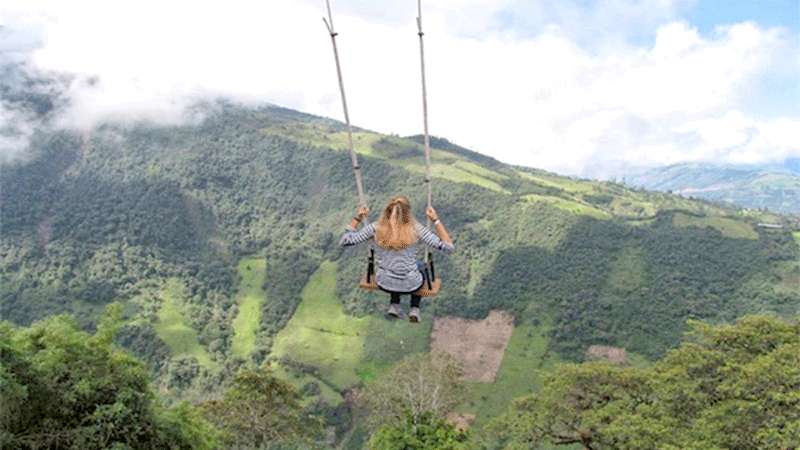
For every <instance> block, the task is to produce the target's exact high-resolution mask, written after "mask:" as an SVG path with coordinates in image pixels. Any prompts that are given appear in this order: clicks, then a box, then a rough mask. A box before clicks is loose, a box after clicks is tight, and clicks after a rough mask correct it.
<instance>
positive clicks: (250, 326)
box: [231, 258, 267, 358]
mask: <svg viewBox="0 0 800 450" xmlns="http://www.w3.org/2000/svg"><path fill="white" fill-rule="evenodd" d="M238 272H239V277H240V282H239V289H238V292H237V294H236V303H237V304H238V305H239V312H238V313H237V315H236V318H235V319H234V320H233V340H232V342H231V352H232V353H233V354H234V355H235V356H239V357H242V358H246V357H248V356H249V355H250V353H252V352H253V349H254V348H255V346H256V333H257V332H258V327H259V325H260V324H261V305H262V303H263V302H264V300H265V298H264V289H263V288H262V286H263V285H264V281H265V279H266V276H267V262H266V260H264V258H243V259H242V260H241V261H239V266H238Z"/></svg>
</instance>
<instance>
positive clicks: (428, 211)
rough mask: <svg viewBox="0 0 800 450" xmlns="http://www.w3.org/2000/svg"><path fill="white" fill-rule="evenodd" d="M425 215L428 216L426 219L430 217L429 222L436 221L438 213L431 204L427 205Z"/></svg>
mask: <svg viewBox="0 0 800 450" xmlns="http://www.w3.org/2000/svg"><path fill="white" fill-rule="evenodd" d="M425 215H427V216H428V219H431V222H436V221H437V220H439V214H437V213H436V210H435V209H433V206H428V209H426V210H425Z"/></svg>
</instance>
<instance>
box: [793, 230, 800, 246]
mask: <svg viewBox="0 0 800 450" xmlns="http://www.w3.org/2000/svg"><path fill="white" fill-rule="evenodd" d="M792 236H794V240H795V241H796V242H797V245H798V246H800V231H795V232H794V233H792Z"/></svg>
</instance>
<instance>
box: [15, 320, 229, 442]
mask: <svg viewBox="0 0 800 450" xmlns="http://www.w3.org/2000/svg"><path fill="white" fill-rule="evenodd" d="M119 315H120V309H119V307H118V306H112V307H111V308H110V309H109V312H108V314H107V315H106V317H105V319H104V320H102V321H101V324H100V326H99V327H98V331H97V333H96V334H94V335H90V334H88V333H86V332H84V331H81V330H80V329H79V328H78V326H77V324H76V323H75V321H74V320H73V319H71V318H69V317H67V316H55V317H52V318H50V319H47V320H45V321H41V322H37V323H35V324H33V325H32V326H31V327H30V328H17V327H14V326H12V325H10V324H8V323H0V405H2V407H0V448H16V449H34V448H65V449H101V448H111V447H115V446H117V447H118V446H122V447H125V448H132V449H139V448H141V449H150V448H174V449H190V448H192V449H195V448H198V449H204V448H215V447H216V446H217V433H216V430H215V429H214V428H213V427H212V426H211V425H210V424H209V423H208V422H206V421H205V420H204V419H202V418H201V417H200V416H199V415H198V414H197V413H196V411H194V409H193V408H191V407H190V406H188V405H185V404H184V405H180V406H178V407H176V408H173V409H166V408H164V407H163V406H161V405H160V404H158V402H157V401H156V400H155V397H154V395H153V393H152V391H151V389H150V385H149V376H148V372H147V368H146V367H145V366H144V364H142V363H141V362H140V361H138V360H136V359H135V358H134V357H132V356H130V355H129V354H128V353H126V352H124V351H122V350H120V349H118V348H117V347H115V346H114V345H113V343H112V341H113V337H114V333H115V331H116V329H117V328H118V327H119Z"/></svg>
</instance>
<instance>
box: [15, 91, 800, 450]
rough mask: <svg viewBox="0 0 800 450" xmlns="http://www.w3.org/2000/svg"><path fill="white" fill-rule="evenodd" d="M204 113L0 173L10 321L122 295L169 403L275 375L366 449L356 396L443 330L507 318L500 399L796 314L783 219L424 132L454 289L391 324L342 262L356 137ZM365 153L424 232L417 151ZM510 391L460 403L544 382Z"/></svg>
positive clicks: (240, 111) (374, 141)
mask: <svg viewBox="0 0 800 450" xmlns="http://www.w3.org/2000/svg"><path fill="white" fill-rule="evenodd" d="M197 108H198V113H201V115H202V117H203V118H202V120H198V121H197V122H195V123H187V124H185V125H181V126H161V125H158V124H154V123H135V124H119V123H108V124H105V125H102V126H98V127H96V128H95V129H93V130H91V132H86V133H83V134H76V133H73V132H69V131H49V132H39V133H36V134H34V135H33V137H32V141H31V145H30V148H29V150H28V152H29V155H28V158H27V159H25V160H23V161H17V162H15V163H12V164H7V165H5V166H3V168H2V172H0V183H1V185H2V191H0V217H1V218H2V230H1V231H2V234H1V236H0V316H1V317H2V318H3V319H6V320H9V321H11V322H13V323H16V324H20V325H28V324H30V323H32V322H34V321H37V320H41V319H45V318H47V317H48V316H51V315H53V314H59V313H69V314H72V315H74V316H75V317H76V318H77V319H78V323H79V325H80V326H82V327H84V328H86V329H89V330H92V329H93V328H94V327H95V325H96V323H97V320H98V318H99V317H100V314H101V311H102V310H103V309H104V308H105V307H106V305H107V304H109V303H111V302H115V301H116V302H120V303H121V304H122V305H123V306H124V317H125V319H126V321H125V325H124V326H123V327H122V328H121V329H120V331H119V333H118V334H117V338H116V339H117V342H118V343H119V344H120V345H122V346H124V347H125V348H127V349H129V350H131V351H132V352H133V353H134V354H135V355H137V356H138V357H140V358H142V359H144V360H145V361H147V362H148V364H149V366H150V367H151V369H152V370H153V373H154V377H155V380H156V382H157V385H158V392H159V393H160V394H161V396H162V397H163V398H165V399H167V400H176V399H181V398H182V399H189V400H199V399H208V398H213V397H215V396H217V395H219V393H220V392H222V390H223V389H224V388H225V387H227V386H228V385H229V383H231V382H232V380H233V379H234V374H235V373H236V371H237V369H238V368H240V367H242V366H248V365H252V364H260V363H262V362H264V361H267V360H271V361H274V363H273V364H274V365H275V367H276V370H277V373H278V374H279V375H281V376H283V377H285V378H286V379H290V380H292V382H293V383H295V384H296V385H297V386H298V387H299V388H301V391H302V393H303V395H305V396H306V398H307V400H308V401H309V402H311V401H312V400H313V404H309V407H311V408H313V409H314V410H315V411H316V412H318V413H320V414H322V415H323V416H324V417H325V418H326V422H327V424H328V426H329V427H332V430H333V431H332V435H333V437H331V438H330V440H329V441H330V442H335V443H341V442H342V441H343V440H344V441H345V444H343V445H347V446H349V447H350V448H358V446H359V445H361V444H360V443H361V442H362V440H363V439H364V436H363V434H362V435H361V437H359V435H358V433H357V432H354V431H353V429H352V428H353V423H359V422H358V420H357V418H354V417H353V414H354V410H353V409H352V408H353V404H352V402H350V401H349V400H348V399H349V392H351V390H352V389H354V388H357V387H359V386H361V385H362V384H363V383H366V382H370V381H371V380H374V379H375V378H376V377H380V376H381V375H382V374H384V373H386V371H387V370H389V369H390V368H391V367H393V365H394V364H395V363H396V362H397V361H399V360H400V359H402V358H403V357H404V356H406V354H409V353H419V352H422V353H424V352H426V351H427V350H428V348H429V333H430V330H431V322H430V317H431V316H433V315H435V316H439V317H441V316H456V317H461V318H467V319H483V318H484V317H486V316H487V314H489V311H490V310H502V311H506V312H508V313H510V314H511V315H512V316H513V321H514V324H515V326H516V331H514V335H513V336H512V337H511V343H510V344H509V349H508V350H507V351H506V356H505V360H504V362H503V364H504V366H503V367H501V369H500V373H501V375H500V376H499V378H498V381H497V383H504V382H508V383H511V381H508V380H512V379H514V380H518V378H519V377H518V378H513V376H512V375H509V374H511V373H512V369H513V368H512V367H511V366H509V364H512V362H513V363H519V364H523V365H522V366H520V367H523V369H524V370H523V369H520V370H523V372H524V373H527V372H525V371H528V370H534V369H533V368H536V370H543V369H546V368H547V367H548V364H549V363H548V361H550V362H552V361H581V360H583V359H584V358H586V355H587V349H588V348H589V347H590V346H597V345H601V346H614V347H619V348H624V349H625V350H626V351H627V352H628V354H629V355H630V356H631V359H632V360H635V361H640V362H641V363H642V364H646V361H647V360H652V359H656V358H659V357H661V356H663V355H664V354H665V352H667V351H668V350H669V349H671V348H674V347H675V346H677V345H678V344H679V342H680V338H681V335H682V333H683V332H684V331H685V329H686V321H687V319H702V320H706V321H711V322H718V321H732V320H734V319H736V318H738V317H740V316H742V315H746V314H750V313H774V314H778V315H781V316H793V315H796V314H797V313H798V310H800V247H799V245H800V234H798V232H797V231H794V232H793V231H792V229H791V228H790V227H791V224H790V223H789V222H788V221H787V222H786V224H785V225H786V226H785V227H784V228H782V229H765V228H760V227H758V226H757V224H758V223H759V222H765V221H768V222H781V221H782V220H783V219H782V218H781V217H780V216H771V215H770V216H765V215H762V214H761V213H757V212H752V211H750V212H746V211H741V210H737V209H734V208H729V207H724V206H719V205H718V204H712V203H706V202H702V201H696V200H690V199H686V198H683V197H680V196H676V195H670V194H666V193H652V192H645V191H641V190H634V189H630V188H626V187H624V186H622V185H619V184H615V183H609V182H595V181H586V180H576V179H570V178H565V177H559V176H556V175H554V174H550V173H546V172H543V171H539V170H534V169H527V168H520V167H512V166H508V165H505V164H502V163H499V162H498V161H495V160H493V159H491V158H488V157H486V156H483V155H480V154H478V153H475V152H472V151H470V150H467V149H463V148H461V147H458V146H457V145H454V144H452V143H450V142H448V141H446V140H444V139H434V140H433V145H434V147H435V148H434V152H433V163H434V167H433V172H434V191H435V193H434V204H435V206H436V207H437V209H438V210H439V213H440V215H441V216H442V218H443V221H444V222H445V223H446V224H447V226H448V228H449V229H450V230H451V233H452V235H453V236H454V239H455V242H456V247H457V251H456V252H455V253H454V254H453V255H452V256H448V257H439V258H438V259H437V268H438V271H439V272H440V273H441V274H442V276H443V279H444V287H443V289H442V292H441V294H440V295H439V297H438V298H437V299H436V300H434V301H431V302H430V303H429V304H426V305H425V308H424V314H425V315H426V320H425V321H423V323H422V324H421V325H419V326H417V327H413V326H411V325H408V324H405V323H388V324H387V323H386V322H385V321H384V320H383V319H382V318H380V317H379V316H378V315H376V313H377V312H379V311H381V310H382V309H383V308H384V306H385V299H383V297H382V296H381V295H378V294H373V293H364V292H360V291H358V289H357V288H356V280H357V279H358V277H359V275H360V273H361V271H362V270H363V269H364V267H363V266H364V259H365V258H364V257H365V256H366V250H364V249H359V248H356V249H351V250H343V249H341V248H340V247H339V246H338V245H337V241H338V237H339V234H340V232H341V231H342V229H343V227H344V225H345V224H346V223H347V222H348V220H349V218H350V217H352V215H353V212H354V209H355V203H356V201H355V188H354V183H353V179H352V173H351V169H350V161H349V156H348V155H347V152H346V145H345V143H346V134H345V132H344V127H343V125H342V124H341V123H339V122H336V121H332V120H329V119H323V118H319V117H314V116H310V115H306V114H303V113H299V112H295V111H291V110H287V109H283V108H279V107H273V106H270V107H263V108H258V109H252V108H245V107H241V106H237V105H233V104H228V103H224V102H220V103H214V104H207V105H202V106H198V107H197ZM354 139H355V142H356V146H357V151H358V152H359V154H360V157H361V158H362V167H363V173H364V182H365V186H366V189H367V192H368V196H369V203H370V206H371V207H372V209H373V211H378V210H379V209H380V207H381V205H382V204H383V203H384V202H385V201H386V200H387V199H388V198H389V197H390V196H392V195H395V194H397V193H404V194H407V195H409V197H410V198H411V200H412V203H413V205H414V206H415V211H416V213H417V217H419V218H422V217H423V214H422V207H423V205H424V184H423V182H422V181H423V176H424V161H423V157H422V152H421V147H420V144H419V139H418V138H417V137H411V138H400V137H397V136H386V135H380V134H378V133H373V132H370V131H367V130H360V129H359V130H357V131H356V133H355V135H354ZM375 217H376V213H374V212H373V214H372V215H371V218H373V219H374V218H375ZM793 233H794V234H793ZM522 330H524V331H522ZM523 333H527V334H523ZM353 349H356V350H353ZM537 349H541V352H539V353H536V352H538V351H539V350H537ZM509 352H512V353H509ZM513 352H517V353H513ZM526 352H528V353H526ZM532 355H534V356H532ZM536 355H538V356H536ZM507 366H508V367H507ZM506 375H508V376H506ZM513 383H514V384H513V387H509V386H500V385H492V384H485V383H474V385H471V386H470V387H469V389H470V390H469V393H467V394H465V395H466V396H467V397H468V398H469V399H470V400H466V401H464V402H463V404H462V405H461V406H459V409H460V410H462V411H465V412H472V413H477V412H478V411H479V410H480V411H484V412H485V413H484V414H496V413H499V412H502V411H503V410H504V409H505V408H507V407H508V406H509V402H508V400H509V399H508V398H507V396H509V395H521V394H524V393H529V392H530V390H531V389H533V388H534V386H532V385H524V386H523V383H522V382H518V381H514V382H513ZM481 420H483V419H482V417H481V416H480V415H479V417H478V421H479V422H480V421H481ZM359 439H361V440H359Z"/></svg>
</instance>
